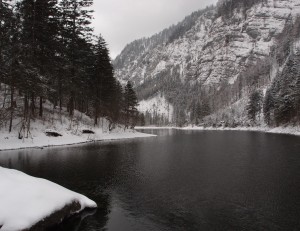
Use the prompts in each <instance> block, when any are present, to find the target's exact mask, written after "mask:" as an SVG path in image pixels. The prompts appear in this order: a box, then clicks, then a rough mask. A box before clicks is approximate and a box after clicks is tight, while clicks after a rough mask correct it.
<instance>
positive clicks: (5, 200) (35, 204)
mask: <svg viewBox="0 0 300 231" xmlns="http://www.w3.org/2000/svg"><path fill="white" fill-rule="evenodd" d="M96 207H97V204H96V203H95V202H94V201H92V200H90V199H88V198H87V197H85V196H83V195H80V194H78V193H75V192H72V191H70V190H68V189H66V188H64V187H62V186H59V185H57V184H55V183H52V182H50V181H47V180H44V179H40V178H35V177H32V176H29V175H26V174H24V173H22V172H20V171H17V170H11V169H6V168H2V167H0V230H1V231H17V230H31V229H37V230H44V229H45V228H47V227H48V226H52V225H56V224H59V223H60V222H62V220H63V219H64V218H67V217H69V216H71V215H73V214H75V213H79V212H81V211H82V210H84V209H85V208H96Z"/></svg>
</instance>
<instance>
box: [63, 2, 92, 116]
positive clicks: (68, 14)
mask: <svg viewBox="0 0 300 231" xmlns="http://www.w3.org/2000/svg"><path fill="white" fill-rule="evenodd" d="M92 4H93V0H62V1H61V2H60V12H61V15H62V22H61V39H62V43H63V45H64V47H65V48H66V50H65V52H66V57H65V58H66V59H67V61H66V62H65V65H66V66H65V74H66V76H67V79H66V81H65V84H67V85H68V86H69V93H68V94H69V100H68V101H69V102H68V110H69V114H70V116H73V113H74V109H75V101H76V96H77V94H78V93H79V92H80V87H81V85H80V83H81V76H80V70H79V67H80V66H82V63H83V57H82V55H81V46H80V41H82V39H83V40H87V41H89V40H90V39H91V32H92V28H91V27H90V26H89V25H90V24H91V18H92V15H91V13H92V11H91V10H87V9H88V8H89V7H90V6H91V5H92Z"/></svg>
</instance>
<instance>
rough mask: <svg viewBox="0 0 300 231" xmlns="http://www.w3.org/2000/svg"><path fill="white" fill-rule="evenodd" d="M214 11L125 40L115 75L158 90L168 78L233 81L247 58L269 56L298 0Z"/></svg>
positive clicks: (209, 83)
mask: <svg viewBox="0 0 300 231" xmlns="http://www.w3.org/2000/svg"><path fill="white" fill-rule="evenodd" d="M216 11H217V9H216V8H213V9H211V8H210V9H207V10H206V11H201V12H196V13H195V14H194V15H193V16H189V17H188V18H186V19H185V20H184V21H183V22H181V23H180V24H179V25H177V26H175V27H177V28H174V27H171V28H169V29H167V30H164V31H163V32H161V33H160V34H157V35H155V36H153V37H151V38H148V39H141V40H138V41H135V42H133V43H131V44H129V45H128V46H127V47H126V48H125V49H124V50H123V52H122V53H121V54H120V55H119V56H118V57H117V58H116V60H115V61H114V65H115V69H116V75H117V77H118V78H119V79H121V80H123V81H128V80H130V81H132V82H134V83H135V84H136V86H138V90H139V92H143V89H144V88H145V87H144V86H146V85H147V86H148V87H149V81H151V84H152V86H155V87H156V90H155V91H156V92H157V91H160V90H161V89H160V87H159V86H156V84H157V83H158V82H160V81H161V80H162V79H172V78H179V79H180V80H181V82H182V83H189V84H191V86H192V85H194V84H196V83H198V84H200V85H201V86H203V87H204V88H211V87H214V88H215V89H218V87H220V86H221V85H224V84H225V85H232V84H234V83H235V81H236V80H237V78H238V75H239V74H240V73H241V72H242V71H244V70H245V68H246V66H247V64H248V63H249V62H252V63H253V62H255V61H257V60H261V59H262V58H264V57H267V56H268V55H269V54H270V48H271V46H272V45H273V44H274V41H275V39H276V37H277V36H278V35H279V34H280V33H282V31H283V29H284V27H285V25H286V23H287V22H288V21H289V20H294V19H295V16H296V15H298V14H299V13H300V1H299V0H266V1H261V2H259V3H257V4H255V5H253V6H252V7H251V8H249V9H248V10H246V11H244V10H241V9H233V11H232V14H230V16H227V17H226V16H224V15H223V16H220V17H216V15H217V14H216ZM192 20H194V21H192ZM178 28H188V30H184V31H183V32H182V30H181V31H180V30H179V32H178ZM176 33H178V34H179V36H177V37H176V36H175V39H173V37H174V34H176ZM147 82H148V83H147ZM156 92H153V94H152V95H154V94H155V93H156ZM140 95H141V98H143V99H144V98H149V97H151V96H152V95H151V93H149V94H147V95H145V94H143V93H142V94H140Z"/></svg>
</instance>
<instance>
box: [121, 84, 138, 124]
mask: <svg viewBox="0 0 300 231" xmlns="http://www.w3.org/2000/svg"><path fill="white" fill-rule="evenodd" d="M137 106H138V100H137V96H136V93H135V91H134V90H133V88H132V84H131V82H130V81H128V82H127V84H126V86H125V90H124V112H125V127H126V128H128V127H129V126H131V127H134V126H135V124H136V122H137V121H136V120H137V108H136V107H137Z"/></svg>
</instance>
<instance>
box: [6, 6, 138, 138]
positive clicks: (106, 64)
mask: <svg viewBox="0 0 300 231" xmlns="http://www.w3.org/2000/svg"><path fill="white" fill-rule="evenodd" d="M92 4H93V1H92V0H77V1H73V0H61V1H57V0H21V1H10V0H1V2H0V10H1V11H0V33H1V34H0V95H1V96H0V103H1V105H0V129H1V128H2V129H5V130H9V131H12V129H13V128H14V126H15V128H16V129H18V130H19V136H21V137H22V136H23V135H22V134H26V133H27V134H28V131H30V124H31V121H33V120H35V119H40V120H45V119H46V117H47V119H48V117H49V114H53V113H57V114H61V113H62V112H63V111H64V112H65V114H66V112H67V113H68V114H69V118H70V120H71V121H72V120H74V119H75V113H74V112H75V111H78V112H80V113H83V114H85V115H87V116H89V117H90V118H93V121H94V125H97V124H98V123H99V118H100V117H102V118H106V119H107V120H108V121H109V123H110V125H109V126H110V129H113V127H114V125H115V124H117V123H122V124H124V125H125V126H126V127H129V126H134V123H135V120H136V117H137V110H136V103H137V102H136V98H135V92H134V91H133V89H132V85H131V84H130V83H128V84H127V85H126V87H125V88H124V89H123V88H122V86H121V84H120V83H119V81H117V80H116V78H115V77H114V70H113V67H112V64H111V60H110V57H109V50H108V48H107V44H106V42H105V40H104V39H103V37H101V35H100V36H95V35H94V34H93V28H92V27H91V26H90V24H91V20H92V11H91V10H90V9H91V6H92ZM45 112H46V114H47V115H45ZM77 114H78V113H77ZM76 119H77V120H80V118H76Z"/></svg>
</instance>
